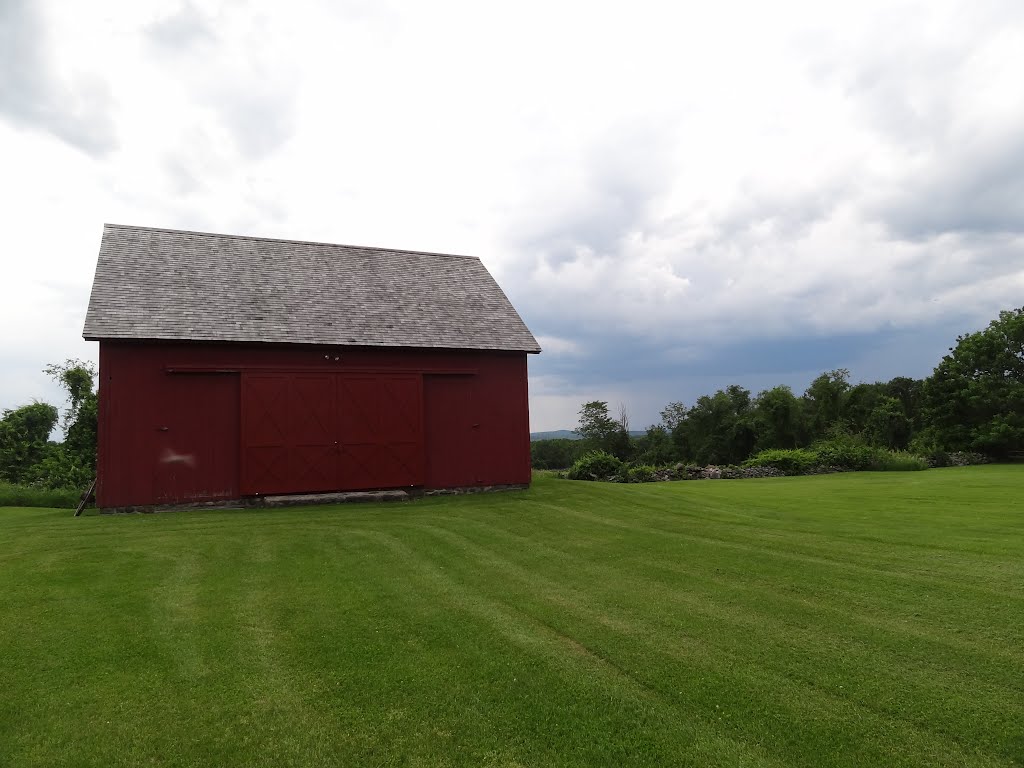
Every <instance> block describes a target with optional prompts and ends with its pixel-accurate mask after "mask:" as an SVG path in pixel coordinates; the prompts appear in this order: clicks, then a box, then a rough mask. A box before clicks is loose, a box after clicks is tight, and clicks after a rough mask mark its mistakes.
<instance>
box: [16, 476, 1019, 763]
mask: <svg viewBox="0 0 1024 768" xmlns="http://www.w3.org/2000/svg"><path fill="white" fill-rule="evenodd" d="M1022 500H1024V466H985V467H968V468H962V469H944V470H931V471H928V472H915V473H906V474H902V473H878V474H872V473H858V474H841V475H825V476H818V477H795V478H780V479H772V480H743V481H704V482H697V481H693V482H678V483H658V484H650V485H631V486H630V485H608V484H597V483H574V482H569V481H560V480H556V479H552V478H541V479H538V481H537V482H536V483H535V484H534V487H533V489H532V490H530V491H528V492H519V493H506V494H492V495H480V496H467V497H455V498H451V497H449V498H434V499H427V500H422V501H418V502H415V503H412V504H392V505H374V506H358V505H352V506H346V507H321V508H312V509H309V508H307V509H282V510H272V511H267V510H261V511H253V510H249V511H223V512H209V511H207V512H197V513H171V514H162V515H149V516H144V515H137V516H114V517H107V516H99V515H95V514H93V515H91V516H87V517H82V518H78V519H75V518H72V517H71V515H70V513H69V512H68V511H66V510H61V511H56V510H47V509H18V508H2V509H0V766H4V768H11V767H13V766H26V765H33V766H90V765H94V766H117V765H131V766H140V765H156V766H165V765H166V766H170V765H174V766H192V765H210V766H274V767H275V768H277V767H279V766H289V765H316V766H319V765H408V766H433V765H467V766H555V765H606V766H621V765H643V766H647V765H694V766H720V765H721V766H725V765H728V766H741V765H742V766H827V765H862V766H872V767H876V766H901V765H919V766H967V765H972V766H974V765H976V766H1012V765H1018V766H1019V765H1022V764H1024V501H1022Z"/></svg>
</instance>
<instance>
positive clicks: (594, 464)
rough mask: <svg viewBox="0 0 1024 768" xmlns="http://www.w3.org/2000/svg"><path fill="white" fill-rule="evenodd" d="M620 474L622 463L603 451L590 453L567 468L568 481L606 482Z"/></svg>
mask: <svg viewBox="0 0 1024 768" xmlns="http://www.w3.org/2000/svg"><path fill="white" fill-rule="evenodd" d="M621 473H622V462H621V461H619V460H618V459H617V458H615V457H614V456H612V455H611V454H610V453H605V452H604V451H590V452H589V453H585V454H584V455H582V456H580V457H579V458H578V459H576V461H575V462H574V463H573V465H572V466H571V467H570V468H569V472H568V477H569V479H570V480H606V479H608V478H610V477H613V476H615V475H619V474H621Z"/></svg>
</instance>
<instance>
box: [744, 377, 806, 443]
mask: <svg viewBox="0 0 1024 768" xmlns="http://www.w3.org/2000/svg"><path fill="white" fill-rule="evenodd" d="M801 422H802V412H801V409H800V401H799V400H798V399H797V397H796V395H794V394H793V390H791V389H790V388H789V387H787V386H778V387H772V388H771V389H767V390H765V391H764V392H762V393H761V394H759V395H758V396H757V398H756V399H755V400H754V429H755V432H756V435H757V450H765V449H767V448H796V447H797V446H798V445H799V444H800V440H801V434H802V432H803V428H802V423H801Z"/></svg>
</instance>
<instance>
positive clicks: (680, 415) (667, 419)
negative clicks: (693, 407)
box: [661, 400, 686, 434]
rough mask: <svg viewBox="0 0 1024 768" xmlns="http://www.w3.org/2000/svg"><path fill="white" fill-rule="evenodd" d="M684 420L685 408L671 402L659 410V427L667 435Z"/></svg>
mask: <svg viewBox="0 0 1024 768" xmlns="http://www.w3.org/2000/svg"><path fill="white" fill-rule="evenodd" d="M685 420H686V406H685V405H683V404H682V403H681V402H679V401H678V400H673V401H672V402H671V403H669V404H668V405H666V406H665V407H664V408H663V409H662V410H661V426H662V427H664V429H665V431H666V432H668V433H669V434H671V433H672V431H673V430H674V429H675V428H676V427H678V426H679V425H680V424H682V423H683V421H685Z"/></svg>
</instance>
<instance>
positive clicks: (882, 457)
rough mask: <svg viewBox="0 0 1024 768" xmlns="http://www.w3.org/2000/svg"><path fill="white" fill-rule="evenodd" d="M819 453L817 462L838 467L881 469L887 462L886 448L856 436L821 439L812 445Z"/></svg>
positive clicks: (814, 450)
mask: <svg viewBox="0 0 1024 768" xmlns="http://www.w3.org/2000/svg"><path fill="white" fill-rule="evenodd" d="M811 450H812V451H813V452H814V453H815V454H817V457H818V460H817V463H818V464H819V465H821V466H825V467H836V468H838V469H853V470H866V469H879V468H881V467H882V465H883V464H885V462H886V454H887V453H888V451H886V450H885V449H884V448H874V447H872V446H870V445H867V444H866V443H865V442H864V441H863V440H860V439H858V438H856V437H849V436H845V437H834V438H832V439H831V440H821V441H819V442H817V443H815V444H814V445H813V446H811Z"/></svg>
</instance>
